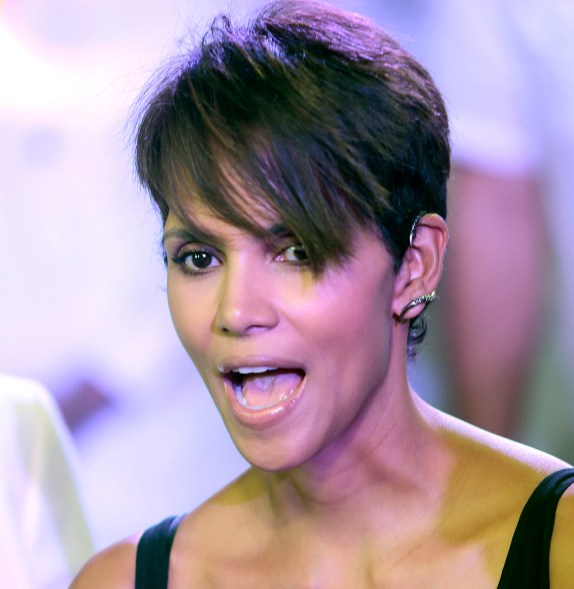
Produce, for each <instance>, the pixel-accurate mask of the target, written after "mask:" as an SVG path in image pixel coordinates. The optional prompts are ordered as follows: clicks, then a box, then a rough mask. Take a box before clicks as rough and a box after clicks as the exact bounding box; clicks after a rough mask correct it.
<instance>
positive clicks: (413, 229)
mask: <svg viewBox="0 0 574 589" xmlns="http://www.w3.org/2000/svg"><path fill="white" fill-rule="evenodd" d="M428 214H429V213H428V212H427V211H422V212H421V213H419V214H418V215H417V216H416V217H415V220H414V221H413V224H412V225H411V232H410V233H409V245H410V246H411V247H413V241H414V239H415V233H416V231H417V225H418V224H419V221H420V220H421V219H422V218H423V217H424V216H425V215H428Z"/></svg>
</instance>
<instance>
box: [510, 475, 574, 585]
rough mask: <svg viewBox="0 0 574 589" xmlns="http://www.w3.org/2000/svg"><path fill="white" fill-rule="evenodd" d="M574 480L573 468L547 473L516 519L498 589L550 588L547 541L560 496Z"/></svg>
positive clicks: (550, 535) (549, 537)
mask: <svg viewBox="0 0 574 589" xmlns="http://www.w3.org/2000/svg"><path fill="white" fill-rule="evenodd" d="M572 483H574V468H565V469H563V470H559V471H557V472H554V473H552V474H550V475H548V476H547V477H546V478H545V479H543V481H542V482H541V483H540V484H539V485H538V487H536V489H535V490H534V492H533V493H532V495H531V496H530V498H529V499H528V501H527V502H526V505H525V506H524V509H523V510H522V513H521V514H520V519H519V520H518V525H517V526H516V529H515V530H514V536H513V537H512V542H511V544H510V549H509V550H508V555H507V557H506V562H505V563H504V568H503V569H502V575H501V577H500V582H499V583H498V589H514V588H520V589H550V541H551V540H552V530H553V528H554V519H555V517H556V508H557V506H558V501H559V500H560V497H561V496H562V494H563V493H564V491H566V489H567V488H568V487H569V486H570V485H571V484H572Z"/></svg>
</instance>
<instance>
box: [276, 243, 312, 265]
mask: <svg viewBox="0 0 574 589" xmlns="http://www.w3.org/2000/svg"><path fill="white" fill-rule="evenodd" d="M276 260H277V261H278V262H289V263H291V264H296V265H299V266H305V265H307V264H308V263H309V256H308V254H307V250H306V249H305V248H304V247H303V245H301V244H300V243H295V244H293V245H290V246H289V247H286V248H284V249H283V250H281V252H279V255H278V256H277V257H276Z"/></svg>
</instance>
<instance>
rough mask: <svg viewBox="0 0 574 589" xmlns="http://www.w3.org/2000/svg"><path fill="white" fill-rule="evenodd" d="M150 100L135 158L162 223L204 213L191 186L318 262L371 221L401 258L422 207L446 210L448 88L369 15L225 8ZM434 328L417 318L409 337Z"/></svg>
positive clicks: (278, 5) (336, 257) (333, 256)
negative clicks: (238, 12)
mask: <svg viewBox="0 0 574 589" xmlns="http://www.w3.org/2000/svg"><path fill="white" fill-rule="evenodd" d="M139 104H140V105H141V107H142V108H141V111H140V113H139V115H138V116H137V120H136V130H135V156H136V171H137V174H138V176H139V179H140V181H141V182H142V183H143V185H144V187H145V188H146V189H147V190H148V191H149V192H150V194H151V196H152V198H153V201H154V202H155V204H156V205H157V207H158V209H159V211H160V213H161V216H162V219H163V221H164V222H165V220H166V218H167V216H168V213H169V211H173V212H174V213H176V214H177V215H178V216H180V217H181V218H182V219H184V220H186V221H187V222H188V223H190V224H191V225H192V226H194V223H193V218H192V212H190V208H189V202H190V199H191V200H192V202H195V203H201V205H202V206H204V207H206V208H207V210H209V211H210V212H211V213H213V214H214V215H215V216H216V217H218V218H221V219H224V220H225V221H226V222H228V223H231V224H233V225H235V226H236V227H238V228H241V229H243V230H246V231H249V232H251V233H253V234H254V235H258V236H264V234H265V226H264V225H263V224H262V214H261V213H264V215H263V216H264V217H265V215H267V216H268V218H269V219H273V220H274V221H275V222H278V223H280V224H281V225H282V226H284V227H285V228H286V229H287V230H288V231H289V233H291V234H292V235H293V236H294V238H295V239H296V240H297V242H298V243H300V244H301V245H302V246H303V247H304V248H305V250H306V253H307V255H308V257H309V262H310V264H311V266H312V268H313V270H314V271H316V272H320V271H321V270H322V268H323V267H324V265H325V264H327V263H339V262H341V261H343V260H344V259H345V258H346V257H347V256H349V255H351V254H352V252H351V251H350V248H351V245H352V242H353V239H352V236H353V232H354V230H355V229H356V228H357V227H372V228H373V229H374V230H376V231H377V232H378V233H379V235H380V237H381V239H382V240H383V242H384V243H385V246H386V248H387V250H388V251H389V253H390V255H391V256H392V258H393V261H394V267H395V270H396V271H397V270H398V269H399V268H400V265H401V262H402V259H403V256H404V253H405V251H406V249H407V248H408V246H409V233H410V230H411V226H412V224H413V221H414V220H415V219H416V217H417V216H418V215H419V214H421V213H422V212H426V213H438V214H439V215H441V216H442V217H443V218H445V217H446V183H447V178H448V174H449V166H450V146H449V138H448V121H447V115H446V111H445V107H444V103H443V100H442V97H441V95H440V93H439V92H438V90H437V89H436V87H435V85H434V83H433V81H432V79H431V77H430V75H429V74H428V73H427V71H426V70H425V69H424V68H423V67H422V66H421V65H420V64H419V63H418V62H417V61H416V60H415V59H414V58H413V57H412V56H411V55H410V54H409V53H408V52H406V51H405V50H404V49H402V48H401V47H400V45H398V44H397V43H396V42H395V41H394V40H393V39H392V38H391V37H389V36H388V35H387V34H385V33H384V32H383V31H382V30H381V29H380V28H378V27H377V26H376V25H374V24H373V23H372V22H370V21H369V20H367V19H366V18H364V17H361V16H359V15H357V14H353V13H349V12H345V11H342V10H340V9H338V8H335V7H333V6H331V5H329V4H326V3H322V2H314V1H310V2H307V1H295V2H293V1H289V2H287V1H279V2H273V3H271V4H269V5H267V7H265V8H263V9H262V10H261V11H260V12H259V13H258V14H257V15H256V16H255V17H254V18H253V19H252V20H250V21H249V22H248V23H247V24H245V25H235V24H233V23H232V22H231V20H230V18H228V17H226V16H218V17H217V18H216V19H215V20H214V21H213V23H212V25H211V27H210V29H209V31H208V33H207V34H206V35H205V36H204V37H203V39H202V40H201V42H200V43H199V44H198V45H196V46H195V47H194V48H192V49H190V50H187V51H184V52H183V53H182V55H180V56H178V57H177V58H174V59H173V60H172V61H171V63H170V65H168V66H167V68H165V69H164V70H163V72H162V73H161V76H160V77H159V78H156V79H155V81H153V82H152V84H151V85H150V86H149V87H148V88H147V90H146V92H145V93H144V95H143V96H142V100H141V101H140V103H139ZM238 187H240V188H239V189H238ZM186 205H187V206H186ZM424 331H425V329H424V322H423V323H422V325H421V323H420V322H411V325H410V328H409V350H411V351H412V350H413V345H414V344H415V343H417V342H418V341H420V340H421V339H422V337H423V335H424Z"/></svg>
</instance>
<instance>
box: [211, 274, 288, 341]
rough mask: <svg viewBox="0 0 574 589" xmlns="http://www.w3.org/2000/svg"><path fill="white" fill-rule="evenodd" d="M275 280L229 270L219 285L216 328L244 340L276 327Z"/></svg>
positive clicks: (264, 276)
mask: <svg viewBox="0 0 574 589" xmlns="http://www.w3.org/2000/svg"><path fill="white" fill-rule="evenodd" d="M278 320H279V316H278V313H277V308H276V305H275V300H274V296H273V287H272V277H270V276H269V275H268V274H266V273H265V272H263V271H261V270H257V269H255V268H253V266H252V267H251V268H250V269H249V270H248V269H247V268H242V267H241V266H238V267H235V268H231V267H229V266H228V268H227V269H226V272H225V274H224V277H223V280H222V282H221V285H220V291H219V299H218V305H217V313H216V315H215V321H214V328H215V330H216V331H218V332H219V333H225V334H228V335H235V336H245V335H251V334H253V333H257V332H259V331H261V330H265V329H271V328H273V327H275V325H277V323H278Z"/></svg>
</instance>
